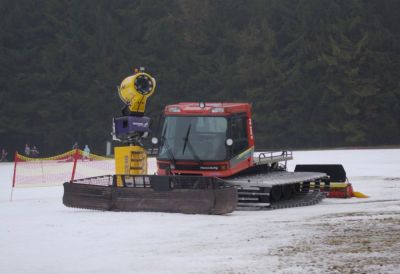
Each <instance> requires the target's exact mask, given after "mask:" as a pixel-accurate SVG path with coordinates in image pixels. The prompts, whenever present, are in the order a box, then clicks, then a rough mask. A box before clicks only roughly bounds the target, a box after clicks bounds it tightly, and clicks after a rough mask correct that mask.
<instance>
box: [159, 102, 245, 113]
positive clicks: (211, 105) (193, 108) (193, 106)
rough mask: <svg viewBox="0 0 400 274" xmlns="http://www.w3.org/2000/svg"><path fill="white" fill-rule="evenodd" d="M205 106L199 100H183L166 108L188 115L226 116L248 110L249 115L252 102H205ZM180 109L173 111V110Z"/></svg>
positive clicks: (165, 110) (167, 110) (168, 110)
mask: <svg viewBox="0 0 400 274" xmlns="http://www.w3.org/2000/svg"><path fill="white" fill-rule="evenodd" d="M204 105H205V106H204V107H203V108H202V107H200V103H199V102H182V103H178V104H173V105H167V106H166V107H165V109H164V112H165V114H167V115H168V114H172V115H187V114H204V115H217V116H225V115H230V114H231V113H241V112H246V113H248V115H250V113H251V104H249V103H229V102H227V103H217V102H204ZM173 109H175V110H178V109H179V112H177V111H171V110H173ZM217 109H218V110H221V109H223V112H221V111H217V112H213V110H214V111H215V110H217Z"/></svg>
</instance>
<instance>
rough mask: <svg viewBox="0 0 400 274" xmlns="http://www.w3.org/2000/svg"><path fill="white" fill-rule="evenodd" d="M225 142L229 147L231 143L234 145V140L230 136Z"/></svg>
mask: <svg viewBox="0 0 400 274" xmlns="http://www.w3.org/2000/svg"><path fill="white" fill-rule="evenodd" d="M225 143H226V145H227V146H228V147H230V146H231V145H233V140H232V139H231V138H228V139H226V141H225Z"/></svg>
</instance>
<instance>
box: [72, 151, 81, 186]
mask: <svg viewBox="0 0 400 274" xmlns="http://www.w3.org/2000/svg"><path fill="white" fill-rule="evenodd" d="M78 156H79V149H75V153H74V166H73V168H72V176H71V181H70V183H72V181H73V180H74V178H75V171H76V163H77V162H78Z"/></svg>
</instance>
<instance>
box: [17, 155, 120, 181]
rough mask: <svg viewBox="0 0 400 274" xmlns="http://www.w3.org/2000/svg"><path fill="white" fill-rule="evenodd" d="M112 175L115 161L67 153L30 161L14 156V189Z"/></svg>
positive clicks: (96, 156)
mask: <svg viewBox="0 0 400 274" xmlns="http://www.w3.org/2000/svg"><path fill="white" fill-rule="evenodd" d="M113 173H114V159H113V158H107V157H103V156H99V155H96V154H92V153H85V152H84V151H82V150H79V149H78V150H70V151H68V152H65V153H63V154H60V155H56V156H53V157H47V158H31V157H27V156H24V155H21V154H19V153H16V154H15V168H14V176H13V186H14V187H30V186H32V187H33V186H53V185H61V184H62V183H64V182H67V181H69V180H71V178H72V175H73V174H74V176H73V177H74V179H82V178H86V177H93V176H101V175H108V174H113Z"/></svg>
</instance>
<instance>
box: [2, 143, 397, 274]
mask: <svg viewBox="0 0 400 274" xmlns="http://www.w3.org/2000/svg"><path fill="white" fill-rule="evenodd" d="M294 158H295V160H294V161H292V162H291V163H289V170H293V168H294V165H295V164H296V163H342V164H343V165H344V167H345V169H346V171H347V175H348V177H349V179H350V182H351V183H352V184H353V186H354V189H355V190H356V191H360V192H362V193H365V194H367V195H369V196H370V198H368V199H357V198H352V199H347V200H344V199H325V200H324V201H322V203H320V204H318V205H314V206H309V207H302V208H291V209H280V210H274V211H236V212H234V213H232V214H229V215H227V216H205V215H183V214H167V213H126V212H125V213H123V212H100V211H91V210H80V209H71V208H66V207H64V206H63V204H62V200H61V199H62V194H63V191H62V187H61V186H56V187H41V188H17V189H15V190H14V197H13V201H12V202H10V186H11V174H12V164H11V163H2V164H0V273H113V274H117V273H400V149H386V150H331V151H307V152H305V151H298V152H294ZM152 161H154V160H152ZM152 166H153V168H154V163H152Z"/></svg>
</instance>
